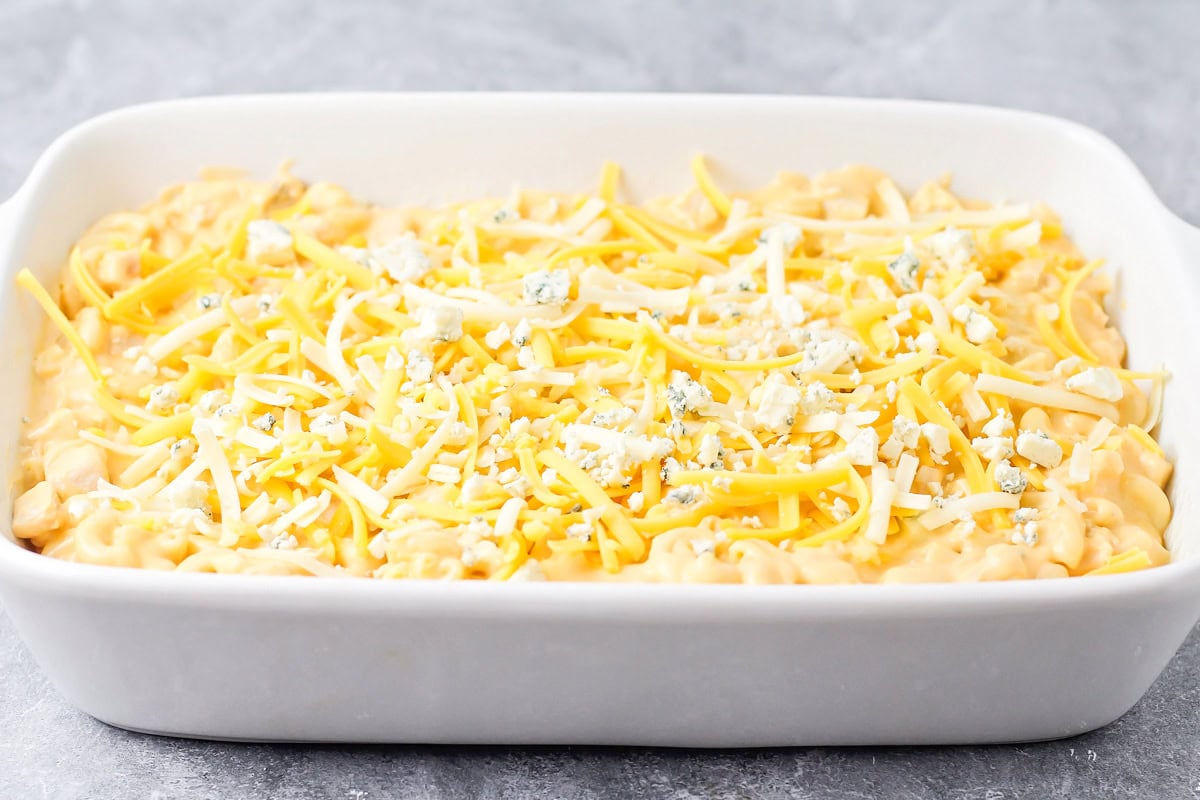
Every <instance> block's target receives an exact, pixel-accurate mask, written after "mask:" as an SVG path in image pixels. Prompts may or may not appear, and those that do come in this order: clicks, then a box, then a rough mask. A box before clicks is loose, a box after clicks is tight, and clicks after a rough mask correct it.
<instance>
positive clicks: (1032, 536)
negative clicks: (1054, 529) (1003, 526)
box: [1009, 522, 1038, 547]
mask: <svg viewBox="0 0 1200 800" xmlns="http://www.w3.org/2000/svg"><path fill="white" fill-rule="evenodd" d="M1009 541H1011V542H1012V543H1013V544H1026V545H1029V546H1030V547H1033V546H1034V545H1035V544H1037V543H1038V524H1037V523H1036V522H1026V523H1024V524H1023V525H1018V526H1017V527H1016V528H1014V529H1013V532H1012V536H1011V537H1010V538H1009Z"/></svg>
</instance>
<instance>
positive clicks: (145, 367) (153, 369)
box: [133, 353, 158, 376]
mask: <svg viewBox="0 0 1200 800" xmlns="http://www.w3.org/2000/svg"><path fill="white" fill-rule="evenodd" d="M133 374H134V375H147V376H154V375H157V374H158V365H157V364H155V363H154V359H152V358H150V356H148V355H146V354H145V353H143V354H142V355H140V356H138V358H137V361H135V362H134V364H133Z"/></svg>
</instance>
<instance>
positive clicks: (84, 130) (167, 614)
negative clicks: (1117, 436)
mask: <svg viewBox="0 0 1200 800" xmlns="http://www.w3.org/2000/svg"><path fill="white" fill-rule="evenodd" d="M697 150H702V151H705V152H707V153H709V154H711V155H712V156H713V157H714V159H715V165H716V167H715V172H716V176H717V178H718V179H719V181H720V182H721V183H722V184H724V185H726V186H734V187H737V186H748V185H751V184H755V183H760V182H762V181H765V180H766V179H768V178H769V177H770V176H771V175H772V174H773V173H774V172H776V171H777V170H780V169H791V170H797V171H813V170H820V169H827V168H832V167H837V166H840V165H842V164H843V163H845V162H849V161H863V162H867V163H871V164H875V165H877V166H880V167H882V168H884V169H886V170H888V171H890V172H891V173H892V174H893V175H895V176H896V177H897V178H898V180H899V181H900V182H901V183H902V184H904V185H906V186H908V187H909V188H912V187H914V186H915V185H916V183H917V182H919V181H921V180H924V179H926V178H929V177H932V176H936V175H939V174H941V173H943V172H946V171H952V172H953V173H954V174H955V176H956V184H955V185H956V187H958V188H959V189H960V190H961V191H963V192H964V193H966V194H968V195H972V196H979V197H983V198H991V199H1000V198H1008V199H1012V200H1045V201H1048V202H1049V203H1051V204H1052V205H1053V206H1054V207H1055V208H1057V209H1058V210H1059V211H1060V212H1061V213H1062V215H1063V217H1064V219H1065V221H1066V226H1067V228H1068V230H1069V232H1070V234H1071V235H1073V236H1074V237H1075V238H1076V240H1077V241H1078V243H1079V244H1080V245H1081V246H1082V248H1083V249H1084V250H1085V251H1086V252H1088V253H1089V254H1094V255H1097V256H1103V257H1106V258H1108V259H1109V261H1110V263H1111V264H1112V265H1113V266H1114V267H1115V269H1117V270H1118V271H1119V273H1120V279H1119V281H1118V285H1119V295H1120V299H1119V302H1118V304H1117V306H1116V307H1115V311H1116V313H1117V314H1118V316H1119V322H1120V324H1121V326H1122V328H1123V330H1124V332H1125V334H1126V336H1127V337H1128V340H1129V344H1130V362H1131V364H1132V365H1133V366H1135V367H1141V368H1149V367H1156V366H1158V365H1159V364H1160V363H1161V362H1166V363H1167V364H1168V365H1169V367H1170V368H1171V369H1172V370H1173V372H1174V376H1175V377H1174V380H1173V381H1172V382H1171V384H1170V388H1169V390H1168V394H1167V404H1166V422H1165V424H1164V425H1163V428H1162V440H1163V443H1164V446H1165V447H1166V449H1167V451H1168V453H1169V454H1170V456H1171V457H1172V458H1174V459H1175V460H1176V463H1177V472H1176V478H1175V480H1174V483H1173V501H1174V503H1175V519H1174V522H1173V524H1172V528H1171V530H1170V532H1169V537H1168V538H1169V542H1170V545H1171V548H1172V551H1173V553H1174V555H1175V557H1176V559H1177V561H1176V562H1175V563H1173V564H1171V565H1169V566H1167V567H1164V568H1161V569H1155V570H1150V571H1146V572H1139V573H1134V574H1128V575H1117V576H1109V577H1100V578H1085V579H1071V580H1051V581H1037V582H1033V581H1029V582H1013V583H1002V584H983V585H926V586H842V587H836V586H835V587H816V586H794V587H793V586H787V587H780V586H775V587H752V586H746V587H743V586H629V585H618V586H596V585H574V584H528V583H523V584H487V583H476V584H447V583H426V582H373V581H365V580H317V579H303V578H267V577H240V576H215V575H173V574H165V573H154V572H140V571H134V570H123V569H112V568H106V567H93V566H83V565H76V564H67V563H62V562H59V561H55V560H52V559H49V558H43V557H41V556H38V555H35V554H33V553H31V552H28V551H26V550H24V549H21V548H20V547H18V546H17V545H16V544H14V542H13V540H12V539H11V534H10V532H9V531H8V530H7V529H5V530H4V535H3V536H0V595H2V597H3V601H4V606H5V608H6V609H7V611H8V613H9V614H10V615H11V617H12V619H13V621H14V624H15V625H16V627H17V629H18V631H19V632H20V634H21V636H22V637H24V639H25V641H26V643H27V644H28V645H29V648H30V650H31V651H32V652H33V654H34V656H35V657H36V658H37V660H38V661H39V662H40V663H41V665H42V666H43V668H44V669H45V670H46V673H47V674H48V675H49V676H50V678H51V679H52V680H53V682H54V684H55V685H56V686H57V687H58V688H59V689H60V690H61V691H62V692H63V694H65V695H66V696H67V697H68V698H69V699H70V700H71V701H72V702H73V703H75V704H76V705H78V706H79V707H80V708H82V709H83V710H84V711H86V712H88V713H89V714H92V715H94V716H96V717H98V718H100V719H102V720H104V721H106V722H110V723H112V724H114V725H119V726H121V727H126V728H134V729H139V730H144V731H153V732H156V733H168V734H176V735H185V736H200V737H213V738H234V739H274V740H328V741H396V742H462V743H468V742H496V743H588V744H646V745H685V746H700V747H718V746H721V747H724V746H747V745H748V746H757V745H818V744H896V743H910V744H916V743H938V742H941V743H951V742H954V743H965V742H994V741H1011V740H1028V739H1046V738H1053V737H1061V736H1068V735H1071V734H1075V733H1080V732H1082V731H1086V730H1089V729H1091V728H1095V727H1097V726H1100V725H1103V724H1105V723H1107V722H1109V721H1111V720H1113V719H1116V718H1117V717H1118V716H1120V715H1121V714H1123V713H1124V712H1125V711H1126V710H1127V709H1129V707H1130V706H1132V705H1133V704H1134V703H1135V702H1136V701H1137V700H1138V698H1139V697H1141V695H1142V694H1143V692H1145V691H1146V689H1147V687H1149V685H1150V683H1151V682H1152V681H1153V680H1154V679H1155V677H1156V676H1157V675H1158V674H1159V672H1160V671H1161V670H1162V668H1163V666H1164V665H1165V664H1166V663H1167V661H1168V659H1170V657H1171V655H1172V654H1173V653H1174V652H1175V650H1176V649H1177V648H1178V646H1179V644H1180V643H1181V642H1182V640H1183V638H1184V637H1185V635H1186V634H1187V633H1188V631H1189V630H1190V628H1191V627H1192V625H1193V624H1194V623H1195V621H1196V619H1197V616H1200V519H1197V516H1198V515H1200V509H1198V508H1197V501H1196V499H1195V498H1196V495H1195V493H1194V487H1196V486H1197V485H1198V484H1200V427H1198V426H1196V425H1193V424H1191V423H1192V422H1193V421H1194V420H1189V419H1188V416H1189V412H1188V411H1187V408H1188V406H1189V405H1190V403H1191V400H1192V398H1194V397H1196V396H1197V394H1198V389H1200V387H1198V385H1197V384H1198V381H1200V370H1198V368H1197V366H1196V360H1195V354H1194V352H1192V351H1193V350H1194V342H1193V335H1192V334H1191V328H1189V327H1184V323H1185V320H1186V321H1188V322H1191V321H1194V320H1195V319H1197V318H1198V317H1200V284H1198V282H1197V277H1196V275H1195V274H1193V273H1194V272H1195V270H1194V269H1192V267H1193V261H1194V259H1195V256H1194V254H1195V253H1197V252H1198V251H1200V231H1197V230H1196V229H1194V228H1191V227H1190V226H1188V225H1186V224H1184V223H1183V222H1182V221H1180V220H1179V219H1177V218H1175V217H1174V216H1172V215H1171V214H1170V213H1169V212H1168V211H1167V210H1166V209H1165V208H1164V207H1163V206H1162V204H1161V203H1160V202H1159V201H1158V199H1157V198H1156V197H1155V196H1154V194H1153V193H1152V192H1151V190H1150V188H1149V187H1148V186H1147V184H1146V182H1145V180H1144V179H1143V178H1142V177H1141V175H1140V174H1139V173H1138V172H1137V170H1136V169H1135V167H1134V166H1133V165H1132V164H1131V163H1130V161H1129V160H1128V159H1127V158H1126V157H1125V156H1124V155H1123V154H1122V153H1121V152H1120V151H1119V150H1118V149H1117V148H1116V147H1115V146H1114V145H1113V144H1111V143H1110V142H1109V141H1107V140H1106V139H1104V138H1102V137H1101V136H1099V135H1097V134H1096V133H1093V132H1092V131H1090V130H1087V129H1085V128H1082V127H1079V126H1077V125H1074V124H1071V123H1068V122H1063V121H1060V120H1056V119H1051V118H1047V117H1041V116H1035V115H1031V114H1026V113H1019V112H1012V111H999V110H993V109H985V108H974V107H967V106H955V105H935V104H928V103H914V102H893V101H875V100H835V99H817V98H784V97H733V96H730V97H704V96H645V95H625V96H600V95H464V94H451V95H438V94H424V95H309V96H267V97H234V98H220V99H206V100H186V101H180V102H170V103H162V104H156V105H149V106H143V107H138V108H132V109H128V110H124V111H119V112H117V113H114V114H109V115H106V116H103V117H100V118H98V119H96V120H93V121H91V122H89V123H87V124H85V125H83V126H81V127H79V128H76V129H75V130H73V131H71V132H69V133H67V134H66V135H65V136H63V137H62V138H61V139H59V140H58V141H57V142H56V143H55V144H54V145H53V146H52V147H51V148H50V149H49V150H48V151H47V153H46V154H45V156H43V157H42V159H41V160H40V161H39V162H38V163H37V166H36V167H35V168H34V171H33V174H32V175H31V177H30V178H29V180H28V181H27V182H26V184H25V186H24V187H22V188H21V190H20V191H19V192H18V193H17V194H16V196H15V197H14V198H13V199H12V200H11V201H10V202H9V203H8V204H7V205H6V206H5V207H4V209H3V211H2V212H0V277H2V281H0V314H2V319H0V324H2V333H0V359H2V362H0V363H3V368H4V378H5V383H4V386H3V392H4V397H5V399H6V401H7V403H6V408H5V409H4V412H3V414H0V443H2V447H3V451H2V453H0V456H2V457H0V469H2V470H3V481H4V485H5V486H7V487H11V486H13V485H14V484H15V482H16V480H17V476H16V474H15V470H14V466H15V460H16V459H15V452H16V443H17V437H18V419H19V416H20V411H21V409H22V408H23V407H24V404H25V398H26V397H27V394H28V388H29V376H30V371H31V367H30V362H31V355H32V353H33V349H34V344H35V342H34V335H35V332H36V331H39V330H40V329H41V320H40V317H39V314H40V312H39V311H38V309H36V308H35V306H34V304H33V303H32V302H30V301H29V300H28V299H27V298H25V297H24V296H20V295H19V294H18V292H17V291H16V290H15V289H14V286H13V281H12V276H13V275H14V274H15V272H16V271H17V269H18V268H20V267H21V266H29V267H30V268H32V269H34V270H35V271H36V272H37V273H38V275H39V276H40V277H41V278H42V279H43V280H44V281H51V280H53V279H54V277H55V275H56V273H57V271H58V269H59V265H60V264H61V263H62V261H63V259H64V257H65V254H66V251H67V248H68V246H69V244H70V243H71V242H72V241H73V240H74V239H75V238H76V237H77V236H78V234H80V233H81V232H82V231H83V229H84V228H85V226H86V225H87V224H88V223H90V222H91V221H92V220H94V219H95V218H96V217H98V216H100V215H101V214H102V213H104V212H107V211H111V210H114V209H118V208H122V207H128V206H131V205H134V204H138V203H141V202H143V201H145V200H146V199H147V198H149V197H151V196H152V195H153V194H154V193H155V192H156V191H157V190H158V189H159V188H161V187H162V186H165V185H167V184H169V183H173V182H176V181H179V180H181V179H186V178H189V177H191V176H193V175H194V174H195V172H196V170H197V168H199V167H200V166H203V165H212V164H228V165H236V166H242V167H246V168H249V169H250V170H252V171H253V172H255V173H259V174H267V173H268V172H269V171H270V170H272V169H273V168H274V167H275V165H276V164H277V163H278V162H279V161H280V160H282V159H283V158H285V157H291V158H294V159H296V171H297V172H298V174H299V175H301V176H303V177H309V178H316V179H325V180H332V181H336V182H338V183H341V184H343V185H345V186H347V187H349V188H350V189H351V190H352V191H353V192H355V193H356V194H357V195H359V196H361V197H364V198H368V199H370V200H373V201H378V202H385V203H409V202H429V201H436V200H445V199H452V198H461V197H466V196H471V195H478V194H479V193H481V192H492V193H500V192H505V191H507V190H508V189H509V188H510V186H511V185H512V183H513V182H514V181H520V182H521V183H522V184H524V185H526V186H531V187H539V188H553V189H563V190H572V189H580V188H583V187H587V186H592V185H594V184H593V182H594V180H595V178H596V175H597V171H598V168H599V165H600V163H601V161H602V160H604V159H615V160H617V161H619V162H621V163H622V164H623V165H624V166H625V167H626V168H627V170H628V172H627V176H628V177H627V188H628V190H629V191H630V192H632V193H634V194H635V195H644V194H646V193H659V192H668V191H677V190H680V189H681V188H683V187H685V186H686V185H688V182H689V176H688V171H687V170H688V168H687V161H688V157H689V155H690V154H692V153H693V152H695V151H697ZM10 494H11V493H10V492H5V493H3V494H2V495H0V501H2V503H3V506H2V507H0V519H5V520H7V519H8V518H9V516H8V515H9V508H10V503H11V497H10ZM0 680H3V677H0Z"/></svg>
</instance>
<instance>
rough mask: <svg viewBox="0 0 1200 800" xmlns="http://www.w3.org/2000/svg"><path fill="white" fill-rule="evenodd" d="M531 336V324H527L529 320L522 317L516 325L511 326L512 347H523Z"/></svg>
mask: <svg viewBox="0 0 1200 800" xmlns="http://www.w3.org/2000/svg"><path fill="white" fill-rule="evenodd" d="M532 337H533V326H532V325H530V324H529V320H527V319H525V318H524V317H522V318H521V321H520V322H518V323H517V327H515V328H513V332H512V339H510V340H509V341H511V342H512V344H513V347H524V346H525V345H527V344H529V340H530V339H531V338H532Z"/></svg>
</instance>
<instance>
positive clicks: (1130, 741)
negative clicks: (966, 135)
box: [0, 0, 1200, 800]
mask: <svg viewBox="0 0 1200 800" xmlns="http://www.w3.org/2000/svg"><path fill="white" fill-rule="evenodd" d="M1198 34H1200V3H1198V2H1143V3H1135V2H1132V1H1131V2H1127V3H1117V2H1082V1H1079V0H1062V1H1061V2H1049V1H1045V0H1044V1H1043V2H1030V3H1025V4H1022V3H1018V2H1012V0H985V1H982V2H969V1H968V0H962V1H961V2H958V3H944V4H937V3H904V4H901V3H899V2H895V3H892V2H889V3H884V2H874V3H873V2H866V1H865V0H862V1H860V2H852V1H849V0H839V1H837V2H832V1H830V2H813V3H803V4H801V3H792V4H785V3H782V2H780V3H765V2H757V1H756V0H741V1H740V2H735V3H722V2H719V1H718V0H714V1H713V2H699V1H697V2H670V3H667V2H654V1H653V0H641V1H640V2H638V1H637V0H629V1H628V2H599V1H598V0H593V1H592V2H577V3H566V2H533V1H532V0H529V1H527V2H508V0H485V1H484V2H469V0H455V1H454V2H445V3H438V4H434V3H428V4H419V5H418V4H403V3H388V2H385V1H384V0H362V1H361V2H349V1H348V0H342V1H341V2H327V3H320V2H315V1H313V0H291V2H284V1H283V0H276V1H272V2H252V0H242V2H226V1H225V0H222V1H221V2H201V1H200V0H195V2H190V3H189V2H157V3H151V2H149V1H147V2H139V0H114V1H113V2H99V1H98V0H97V1H96V2H92V1H91V0H73V1H72V2H66V1H64V0H58V1H53V0H3V1H2V2H0V143H2V145H0V197H3V196H5V195H6V194H8V193H10V192H11V191H13V190H14V189H15V188H16V187H17V186H18V184H19V183H20V181H21V180H22V179H23V177H24V176H25V175H26V174H27V172H28V170H29V167H30V164H31V163H32V161H33V159H34V158H35V157H36V156H37V154H38V153H39V152H41V150H42V149H43V148H45V146H46V145H47V144H48V143H49V142H50V141H51V140H52V139H53V137H54V136H56V135H58V134H59V133H60V132H62V131H63V130H65V129H66V128H68V127H70V126H71V125H73V124H74V123H76V122H79V121H80V120H83V119H85V118H87V117H89V116H91V115H93V114H96V113H98V112H101V111H105V110H108V109H111V108H115V107H118V106H122V105H126V104H130V103H137V102H142V101H146V100H153V99H158V98H168V97H178V96H184V95H198V94H212V93H227V92H244V91H314V90H335V89H417V90H419V89H563V90H582V91H587V90H618V91H643V90H665V91H717V92H784V93H814V94H843V95H864V96H882V97H917V98H932V99H942V100H959V101H969V102H977V103H990V104H995V105H1003V106H1013V107H1020V108H1028V109H1034V110H1038V111H1045V112H1049V113H1052V114H1058V115H1061V116H1064V117H1069V118H1071V119H1075V120H1078V121H1081V122H1084V123H1086V124H1088V125H1091V126H1093V127H1095V128H1098V129H1100V130H1101V131H1103V132H1104V133H1106V134H1108V135H1109V136H1110V137H1112V138H1113V139H1114V140H1116V141H1117V143H1118V144H1120V145H1121V146H1122V147H1124V148H1125V149H1126V150H1127V151H1128V152H1129V153H1130V155H1132V156H1133V158H1134V160H1135V161H1136V162H1137V163H1138V164H1139V165H1140V166H1141V168H1142V169H1143V171H1144V172H1145V173H1146V175H1147V176H1148V177H1149V179H1150V181H1151V183H1152V184H1153V185H1154V186H1155V187H1156V188H1157V190H1158V191H1159V192H1160V194H1161V195H1162V197H1163V199H1164V200H1165V201H1166V202H1167V204H1168V205H1170V206H1171V207H1172V208H1173V209H1174V210H1175V211H1176V212H1178V213H1179V214H1180V215H1181V216H1183V217H1184V218H1186V219H1188V220H1190V221H1192V222H1193V223H1195V222H1200V180H1197V178H1200V136H1198V135H1197V131H1198V130H1200V54H1198V53H1197V43H1198V40H1200V37H1198ZM1198 711H1200V634H1195V633H1194V634H1193V635H1192V637H1191V639H1190V640H1189V641H1188V643H1187V644H1186V645H1185V646H1184V648H1183V650H1182V651H1181V652H1180V654H1179V656H1178V657H1177V658H1176V659H1175V660H1174V661H1173V662H1172V664H1171V665H1170V667H1169V668H1168V669H1167V672H1166V674H1165V675H1164V676H1163V677H1162V679H1161V680H1159V682H1158V683H1157V684H1156V685H1155V686H1154V688H1153V689H1152V690H1151V691H1150V693H1149V695H1147V697H1146V698H1145V699H1144V700H1143V701H1142V702H1141V704H1139V705H1138V706H1137V707H1136V708H1135V709H1134V710H1133V711H1132V712H1131V713H1130V714H1129V715H1127V716H1126V717H1125V718H1124V719H1122V720H1120V721H1119V722H1117V723H1115V724H1113V725H1111V726H1109V727H1108V728H1106V729H1104V730H1102V731H1098V732H1096V733H1093V734H1089V735H1086V736H1082V737H1079V738H1076V739H1072V740H1068V741H1062V742H1052V743H1048V744H1038V745H1021V746H995V747H969V748H920V749H918V748H888V749H796V750H768V751H748V752H680V751H670V750H623V749H593V748H544V749H530V748H433V747H334V746H273V745H236V744H219V743H205V742H190V741H176V740H167V739H157V738H153V737H147V736H141V735H137V734H130V733H125V732H123V731H118V730H114V729H111V728H108V727H106V726H104V725H102V724H100V723H98V722H95V721H93V720H91V719H89V718H87V717H84V716H83V715H82V714H80V713H78V712H76V711H75V710H74V709H72V708H70V707H68V706H67V705H66V704H65V703H64V702H63V701H62V699H61V698H60V697H59V696H58V695H57V694H56V693H55V691H54V690H53V688H51V687H50V686H49V685H47V683H46V681H45V679H44V678H43V677H42V674H41V672H40V671H39V669H38V667H37V665H36V664H34V663H33V662H32V660H31V658H30V656H29V654H28V653H27V652H26V650H25V648H24V647H23V646H22V645H21V643H20V642H19V641H18V640H17V638H16V636H15V634H14V633H13V631H12V628H11V626H10V625H9V623H8V621H7V620H6V619H5V618H4V616H3V614H2V612H0V798H2V799H3V800H7V799H8V798H42V797H45V798H56V799H57V798H63V800H70V799H73V798H107V797H120V798H145V799H146V800H151V799H153V800H167V799H168V798H201V797H203V798H222V799H224V798H308V797H314V798H315V797H328V798H341V799H343V800H366V799H368V798H369V799H370V800H376V799H377V798H390V797H435V798H467V797H500V796H503V797H527V796H531V797H547V798H549V797H577V796H579V797H599V796H628V797H662V798H679V799H682V798H692V797H731V798H732V797H738V798H741V797H844V798H869V797H893V798H926V797H928V798H935V797H936V798H981V799H983V800H1006V799H1007V798H1016V797H1035V798H1042V797H1062V798H1067V797H1070V798H1078V797H1093V796H1095V797H1154V798H1197V797H1200V714H1198Z"/></svg>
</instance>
